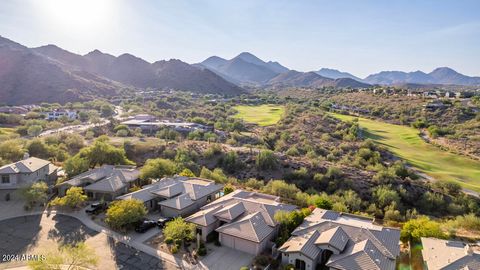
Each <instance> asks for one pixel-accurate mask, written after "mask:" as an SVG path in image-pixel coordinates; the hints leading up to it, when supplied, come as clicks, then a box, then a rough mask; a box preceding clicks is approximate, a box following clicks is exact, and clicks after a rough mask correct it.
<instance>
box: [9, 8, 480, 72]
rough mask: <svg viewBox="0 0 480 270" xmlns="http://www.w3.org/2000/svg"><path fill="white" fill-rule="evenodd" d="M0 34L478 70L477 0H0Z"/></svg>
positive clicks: (28, 39)
mask: <svg viewBox="0 0 480 270" xmlns="http://www.w3.org/2000/svg"><path fill="white" fill-rule="evenodd" d="M0 35H2V36H4V37H7V38H10V39H13V40H15V41H17V42H20V43H22V44H24V45H27V46H29V47H34V46H41V45H45V44H56V45H58V46H60V47H62V48H64V49H67V50H69V51H72V52H75V53H79V54H85V53H88V52H89V51H92V50H94V49H100V50H101V51H104V52H108V53H111V54H114V55H119V54H122V53H125V52H128V53H132V54H134V55H136V56H139V57H142V58H144V59H146V60H147V61H150V62H153V61H156V60H161V59H170V58H178V59H181V60H183V61H186V62H189V63H195V62H199V61H202V60H203V59H205V58H207V57H208V56H211V55H218V56H221V57H224V58H231V57H234V56H235V55H237V54H238V53H240V52H243V51H249V52H252V53H253V54H255V55H257V56H258V57H260V58H262V59H264V60H274V61H279V62H280V63H281V64H283V65H285V66H287V67H289V68H292V69H296V70H300V71H309V70H317V69H319V68H322V67H328V68H336V69H340V70H343V71H348V72H351V73H353V74H355V75H358V76H361V77H364V76H366V75H368V74H371V73H375V72H378V71H381V70H404V71H414V70H422V71H426V72H430V71H431V70H433V69H434V68H435V67H440V66H449V67H452V68H454V69H456V70H457V71H459V72H462V73H464V74H467V75H475V76H480V1H478V0H477V1H444V0H435V1H433V0H432V1H427V0H424V1H413V0H412V1H407V0H404V1H400V0H399V1H368V0H365V1H358V0H357V1H354V0H351V1H340V0H335V1H334V0H331V1H320V0H318V1H300V0H291V1H283V0H270V1H262V0H257V1H253V0H230V1H227V0H217V1H213V0H202V1H199V0H191V1H181V0H174V1H159V0H157V1H153V0H152V1H147V0H135V1H133V0H132V1H128V0H61V1H60V0H58V1H57V0H42V1H38V0H2V1H1V2H0Z"/></svg>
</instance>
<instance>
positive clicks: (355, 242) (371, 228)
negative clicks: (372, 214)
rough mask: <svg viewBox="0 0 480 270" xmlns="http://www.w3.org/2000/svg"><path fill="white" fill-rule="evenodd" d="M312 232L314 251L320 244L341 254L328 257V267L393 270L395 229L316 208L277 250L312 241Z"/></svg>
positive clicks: (396, 250)
mask: <svg viewBox="0 0 480 270" xmlns="http://www.w3.org/2000/svg"><path fill="white" fill-rule="evenodd" d="M313 232H318V233H319V236H318V237H317V238H316V239H314V242H315V244H317V245H318V246H317V249H319V250H321V246H322V244H325V243H328V244H329V245H331V246H333V247H335V248H336V249H338V250H339V251H341V252H340V254H338V255H337V254H334V255H332V256H331V257H330V259H329V261H328V262H327V266H331V267H335V268H336V269H381V270H384V269H387V270H388V269H392V270H393V269H395V258H396V257H397V256H398V254H399V253H400V247H399V240H400V231H399V230H397V229H392V228H385V227H382V226H378V225H375V224H373V220H372V219H368V218H364V217H357V216H354V215H348V214H342V213H337V212H334V211H330V210H324V209H318V208H317V209H315V210H314V211H313V212H312V214H311V215H310V216H308V217H306V218H305V220H304V221H303V223H302V224H301V225H300V226H298V227H297V228H296V229H295V230H294V231H293V232H292V237H290V239H289V240H288V241H287V242H286V243H284V244H283V245H282V247H280V249H284V248H285V247H288V246H290V245H291V244H290V243H289V242H290V241H293V243H296V242H298V241H299V239H302V238H299V237H306V238H311V237H312V236H314V235H315V234H314V233H313ZM304 241H307V240H304ZM287 250H288V249H287ZM299 252H303V251H299ZM311 254H312V253H311V251H310V252H309V253H308V254H305V255H306V256H310V255H311Z"/></svg>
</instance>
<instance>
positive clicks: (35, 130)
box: [27, 125, 43, 137]
mask: <svg viewBox="0 0 480 270" xmlns="http://www.w3.org/2000/svg"><path fill="white" fill-rule="evenodd" d="M42 131H43V128H42V126H40V125H31V126H29V127H28V129H27V134H28V136H31V137H37V136H38V135H40V133H42Z"/></svg>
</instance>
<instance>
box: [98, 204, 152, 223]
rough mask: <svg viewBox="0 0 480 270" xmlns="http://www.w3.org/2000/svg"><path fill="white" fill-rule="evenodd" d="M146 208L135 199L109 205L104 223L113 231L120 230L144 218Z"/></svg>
mask: <svg viewBox="0 0 480 270" xmlns="http://www.w3.org/2000/svg"><path fill="white" fill-rule="evenodd" d="M146 214H147V208H145V205H144V204H143V202H142V201H140V200H137V199H129V200H119V201H114V202H113V203H112V204H110V207H108V209H107V213H106V216H105V222H106V223H107V224H108V225H109V226H110V227H112V228H114V229H122V228H125V227H126V226H128V225H131V224H133V223H135V222H138V221H140V220H142V219H143V218H145V215H146Z"/></svg>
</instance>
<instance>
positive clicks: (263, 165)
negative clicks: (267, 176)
mask: <svg viewBox="0 0 480 270" xmlns="http://www.w3.org/2000/svg"><path fill="white" fill-rule="evenodd" d="M277 163H278V159H277V157H276V156H275V154H274V153H273V151H271V150H263V151H261V152H260V153H258V155H257V160H256V165H257V167H258V168H260V169H262V170H273V169H275V168H276V167H277Z"/></svg>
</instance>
